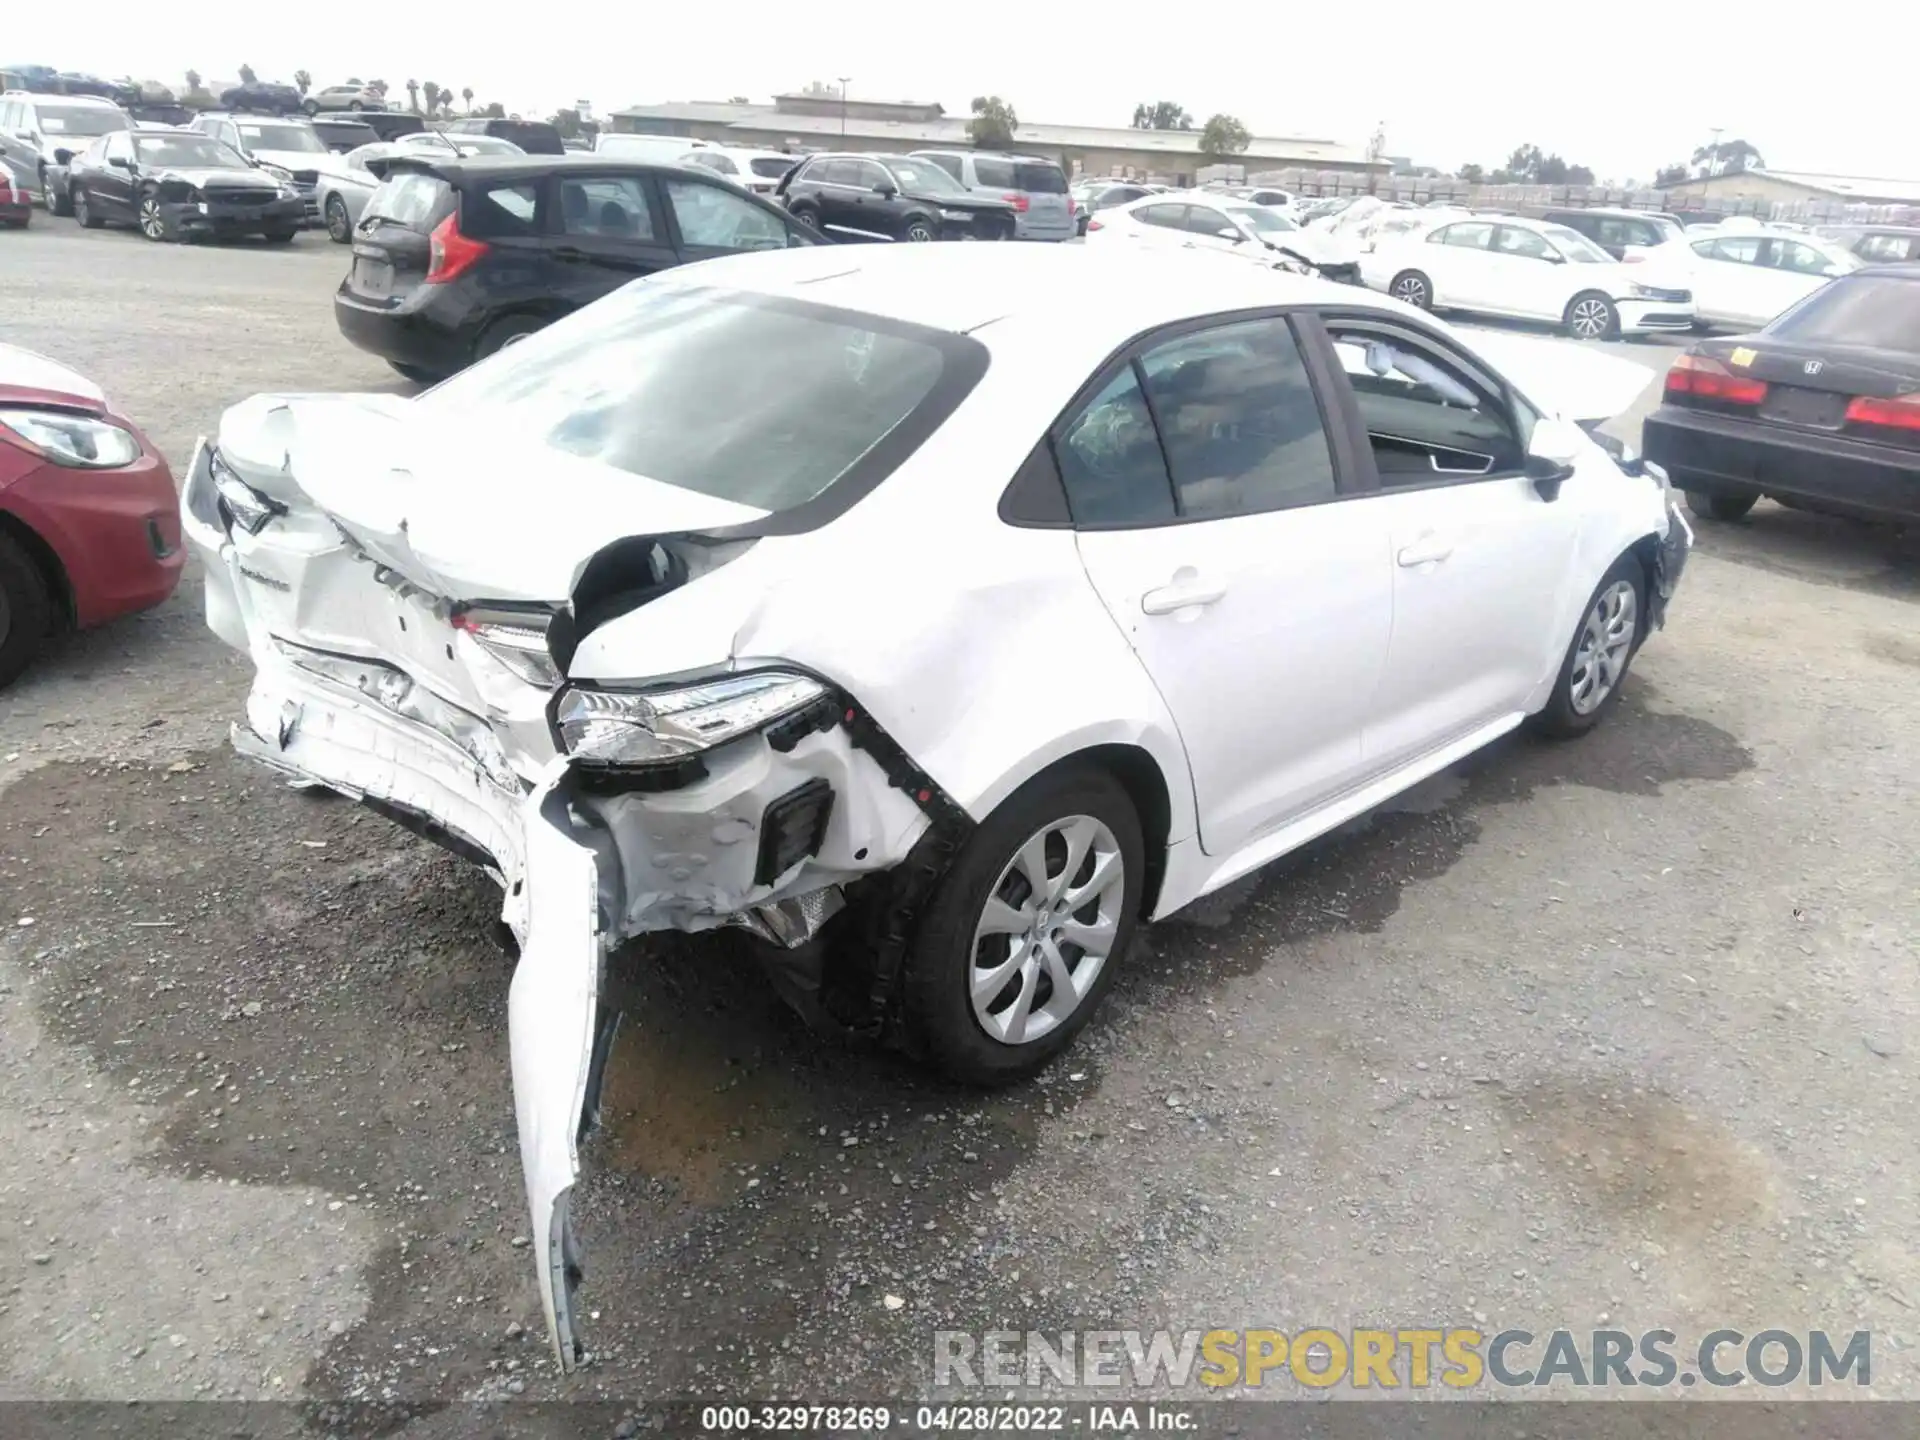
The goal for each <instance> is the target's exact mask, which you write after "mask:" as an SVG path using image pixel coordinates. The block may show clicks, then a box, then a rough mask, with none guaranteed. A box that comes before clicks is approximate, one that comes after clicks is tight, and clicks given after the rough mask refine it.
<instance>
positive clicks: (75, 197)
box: [68, 185, 107, 230]
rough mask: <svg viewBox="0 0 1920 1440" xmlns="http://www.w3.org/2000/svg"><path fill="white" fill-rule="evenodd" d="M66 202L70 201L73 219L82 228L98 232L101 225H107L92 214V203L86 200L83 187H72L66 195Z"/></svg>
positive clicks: (85, 192)
mask: <svg viewBox="0 0 1920 1440" xmlns="http://www.w3.org/2000/svg"><path fill="white" fill-rule="evenodd" d="M68 200H69V201H70V205H71V208H72V211H73V218H74V219H76V220H78V221H79V222H80V224H81V226H82V227H83V228H85V229H88V230H98V229H99V228H100V227H101V226H102V225H104V224H106V223H107V222H106V221H104V220H102V219H101V218H100V217H99V216H98V215H96V214H94V211H93V202H92V201H91V200H89V199H88V198H87V191H86V187H85V186H83V185H76V186H74V187H73V190H72V191H71V192H70V193H69V195H68Z"/></svg>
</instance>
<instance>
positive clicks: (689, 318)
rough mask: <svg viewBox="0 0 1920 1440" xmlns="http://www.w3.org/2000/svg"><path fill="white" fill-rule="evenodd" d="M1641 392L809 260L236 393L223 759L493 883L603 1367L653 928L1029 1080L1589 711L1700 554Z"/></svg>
mask: <svg viewBox="0 0 1920 1440" xmlns="http://www.w3.org/2000/svg"><path fill="white" fill-rule="evenodd" d="M1483 340H1484V341H1486V342H1487V343H1483ZM1651 380H1652V372H1651V371H1649V370H1647V369H1646V368H1644V367H1641V366H1637V365H1634V364H1631V363H1629V362H1626V361H1622V360H1619V359H1617V358H1615V357H1611V356H1606V355H1599V354H1591V353H1587V354H1582V353H1579V352H1572V351H1568V350H1566V349H1565V348H1564V347H1560V346H1558V344H1557V342H1553V341H1545V340H1540V339H1525V338H1520V337H1513V336H1492V337H1470V336H1465V335H1461V334H1456V333H1454V332H1453V331H1451V330H1449V329H1447V328H1446V327H1445V326H1443V325H1441V324H1439V323H1437V322H1435V321H1433V320H1432V319H1430V318H1429V317H1428V316H1426V315H1424V314H1422V313H1421V312H1419V311H1417V310H1414V309H1412V308H1410V307H1408V306H1405V305H1401V304H1399V303H1397V302H1395V301H1392V300H1385V299H1380V298H1378V297H1375V296H1372V295H1369V294H1367V293H1366V292H1365V291H1362V290H1359V289H1356V288H1354V287H1349V286H1337V285H1331V284H1328V283H1326V282H1324V281H1320V280H1313V279H1307V278H1302V277H1298V276H1292V275H1283V274H1277V273H1274V272H1272V271H1267V270H1259V269H1255V268H1254V267H1251V266H1245V265H1229V264H1218V265H1209V264H1202V263H1194V262H1193V261H1191V260H1189V259H1176V258H1173V257H1165V256H1152V255H1132V254H1118V255H1116V254H1108V255H1099V254H1095V253H1092V252H1090V251H1086V250H1083V249H1082V248H1081V247H1077V246H1076V247H1056V246H1032V247H1029V246H1011V245H1007V246H1000V245H928V246H906V245H902V246H893V247H887V246H876V247H871V248H865V247H863V248H861V249H858V250H853V249H848V248H845V247H840V246H824V247H809V248H806V249H795V250H786V251H778V252H769V253H766V254H762V255H755V256H748V257H741V258H736V259H722V260H715V261H710V262H707V263H703V264H701V265H699V266H689V267H686V268H685V269H679V270H671V271H667V272H664V273H663V274H661V275H658V276H656V277H653V278H651V279H647V280H642V281H637V282H635V283H633V284H631V285H629V286H627V287H626V288H624V289H622V290H620V291H618V292H616V293H615V294H613V295H611V296H609V297H608V298H606V299H604V300H601V301H599V302H597V303H595V304H593V305H590V306H588V307H586V308H585V309H584V310H581V311H579V312H578V313H576V314H574V315H571V316H569V317H567V318H565V319H563V320H560V321H558V322H556V323H555V324H553V325H551V326H549V327H548V328H546V329H545V330H542V331H541V332H539V333H538V334H535V335H531V336H529V337H528V338H527V339H525V340H524V341H522V342H520V343H518V344H516V345H513V346H510V347H508V348H506V349H503V350H501V351H499V352H498V353H496V354H495V355H493V356H491V357H489V358H488V359H486V360H483V361H481V362H480V363H479V364H477V365H474V366H473V367H471V368H470V369H468V370H466V371H464V372H463V373H461V374H460V375H457V376H455V377H454V378H453V379H451V380H449V381H447V382H445V383H444V384H442V385H439V386H437V387H435V388H434V389H432V390H430V391H428V392H426V393H425V394H423V395H421V396H420V397H418V398H417V399H412V400H407V399H402V398H399V397H397V396H392V395H262V396H257V397H255V398H253V399H251V400H247V401H244V402H242V403H241V404H239V405H237V406H235V407H233V408H232V409H231V410H229V411H228V412H227V413H226V415H225V416H224V417H223V419H222V421H221V423H220V428H219V433H218V435H217V437H216V438H215V439H213V440H212V441H210V442H209V441H203V442H202V444H201V445H200V447H199V448H198V450H197V451H196V453H195V455H194V459H193V462H192V465H191V468H190V473H189V477H188V481H187V486H186V493H185V497H184V499H183V502H182V504H183V509H184V514H185V524H186V529H187V533H188V535H189V536H190V539H191V543H192V544H193V545H194V547H195V549H196V551H197V552H198V554H199V557H200V559H201V561H202V562H203V564H204V566H205V568H206V609H207V618H208V621H209V623H210V624H211V626H212V627H213V629H214V630H215V631H216V632H217V633H218V634H219V635H220V636H221V637H222V638H224V639H225V640H227V641H228V642H230V643H231V644H233V645H234V646H236V647H238V648H239V649H241V650H242V651H244V652H245V653H246V654H247V655H248V657H249V658H250V659H251V661H252V664H253V667H254V676H253V682H252V687H251V690H250V692H249V694H248V696H247V700H246V707H245V713H244V715H243V716H242V717H241V718H240V721H239V723H238V724H236V725H235V727H234V730H233V739H234V743H235V744H236V746H237V747H238V748H239V749H240V750H241V751H242V752H243V753H244V754H246V755H249V756H252V757H254V758H256V759H258V760H259V761H261V762H263V763H265V764H267V765H269V766H271V767H273V768H274V769H276V770H279V771H281V772H283V773H285V774H286V775H288V776H289V777H292V778H293V779H295V780H297V781H299V782H302V783H304V784H308V785H320V786H325V787H327V788H329V789H332V790H335V791H338V792H340V793H342V794H345V795H348V796H352V797H354V798H356V799H360V800H362V801H364V802H366V803H367V804H368V805H370V806H372V807H374V808H375V809H376V810H377V811H379V812H380V813H382V814H384V815H388V816H391V817H393V818H395V819H397V820H399V821H401V822H403V823H405V824H407V825H409V826H411V827H414V828H417V829H419V830H421V831H423V832H425V833H427V834H429V835H431V836H434V837H436V838H438V839H440V840H441V841H443V842H445V843H446V844H447V845H449V846H450V847H451V848H453V849H454V850H455V851H456V852H457V853H459V854H462V855H465V856H467V857H470V858H472V859H473V860H475V861H477V862H478V863H479V864H481V865H483V866H484V867H485V868H486V869H487V870H488V871H490V872H491V873H492V874H493V875H494V876H495V878H497V879H498V880H499V881H500V883H501V886H502V890H503V918H504V920H505V922H506V924H507V925H508V926H509V927H510V928H511V930H512V932H513V934H514V935H515V936H516V937H517V939H518V942H519V950H520V955H519V961H518V966H517V968H516V970H515V973H514V976H513V981H512V985H511V991H510V998H509V1004H508V1019H509V1031H510V1048H511V1053H512V1065H513V1089H514V1103H515V1108H516V1111H517V1117H518V1122H519V1132H520V1147H521V1157H522V1163H523V1168H524V1174H525V1181H526V1190H527V1199H528V1203H529V1205H530V1207H531V1211H532V1225H533V1228H532V1230H531V1232H530V1233H531V1234H532V1236H533V1249H532V1252H531V1253H532V1254H533V1256H534V1257H535V1260H536V1263H537V1266H538V1273H539V1281H540V1286H539V1288H540V1294H541V1296H542V1300H543V1303H544V1306H545V1309H546V1314H547V1320H548V1322H549V1325H550V1327H551V1334H552V1339H553V1344H554V1347H555V1352H556V1355H557V1357H558V1359H559V1360H560V1362H561V1364H562V1365H563V1366H571V1365H573V1364H574V1363H576V1360H577V1358H578V1354H579V1346H580V1343H581V1342H580V1337H579V1330H578V1326H579V1323H580V1322H581V1321H582V1320H583V1319H584V1315H583V1313H582V1312H581V1311H580V1310H578V1309H577V1308H576V1307H575V1303H574V1295H575V1287H576V1286H577V1284H578V1283H579V1281H580V1279H581V1270H580V1262H581V1256H580V1251H579V1245H578V1241H577V1237H576V1235H575V1232H574V1229H573V1226H572V1224H571V1221H570V1219H569V1203H568V1202H569V1197H570V1195H571V1193H572V1188H573V1186H574V1183H575V1179H576V1177H577V1174H578V1170H579V1156H578V1148H577V1147H578V1144H579V1141H580V1137H581V1135H582V1134H583V1132H584V1131H585V1130H586V1129H587V1128H588V1126H589V1124H590V1122H591V1119H592V1117H593V1116H594V1115H595V1113H597V1092H598V1088H599V1084H600V1074H601V1069H602V1064H603V1062H604V1059H605V1056H606V1042H607V1039H608V1037H609V1035H610V1030H609V1023H610V1017H609V1016H608V1015H607V1014H606V1013H605V1012H604V1008H603V1007H602V1005H601V974H602V967H603V963H604V961H605V957H606V955H607V953H608V951H609V949H610V948H611V947H612V946H614V945H615V944H617V943H618V942H620V941H622V940H625V939H627V938H629V937H631V936H635V935H639V934H643V933H645V932H649V931H661V930H683V931H701V930H709V929H713V928H715V927H719V926H737V927H744V928H745V929H747V930H749V931H751V932H752V933H753V934H755V935H757V936H759V937H761V938H762V939H763V940H764V941H765V942H766V943H767V947H768V953H769V955H771V956H775V957H777V960H776V962H775V966H774V968H775V969H776V971H777V972H778V973H779V974H781V975H782V976H784V978H785V981H786V982H787V983H785V984H783V986H782V989H783V991H784V992H785V993H788V994H789V995H790V996H792V997H793V998H795V1000H796V1003H800V1004H802V1005H803V1006H805V1007H806V1008H808V1009H809V1011H810V1013H811V1014H813V1016H814V1018H816V1019H817V1020H820V1021H822V1022H830V1023H834V1024H837V1025H840V1026H843V1027H845V1028H847V1029H850V1030H853V1031H857V1032H862V1033H867V1034H872V1035H878V1036H890V1037H900V1038H903V1039H905V1040H906V1041H908V1042H909V1043H910V1044H911V1046H912V1048H914V1049H916V1050H918V1051H919V1052H921V1053H922V1054H924V1055H926V1056H928V1057H929V1058H930V1059H931V1060H932V1061H933V1063H935V1064H936V1065H938V1066H939V1067H941V1068H942V1069H944V1070H945V1071H947V1072H948V1073H950V1074H952V1075H955V1076H958V1077H963V1078H965V1079H968V1080H972V1081H998V1080H1006V1079H1009V1078H1012V1077H1015V1076H1021V1075H1026V1074H1030V1073H1031V1072H1033V1071H1034V1070H1035V1069H1036V1068H1038V1067H1039V1066H1040V1065H1042V1064H1044V1063H1045V1062H1046V1061H1047V1060H1048V1059H1049V1058H1051V1057H1052V1056H1053V1055H1055V1054H1057V1053H1058V1052H1059V1051H1060V1050H1061V1049H1062V1048H1064V1047H1065V1046H1066V1045H1067V1044H1068V1043H1069V1041H1070V1040H1071V1039H1072V1037H1073V1035H1074V1034H1075V1032H1076V1031H1078V1030H1079V1029H1080V1027H1081V1026H1082V1025H1084V1024H1085V1023H1086V1022H1087V1020H1088V1018H1089V1017H1090V1016H1091V1015H1092V1013H1093V1011H1094V1009H1095V1007H1096V1006H1097V1004H1098V1003H1099V1000H1100V997H1101V996H1102V994H1103V993H1104V992H1105V991H1106V990H1107V988H1108V986H1109V985H1110V984H1111V983H1112V981H1113V979H1114V976H1115V973H1116V972H1117V971H1118V970H1119V969H1120V968H1122V967H1123V966H1124V965H1125V964H1126V961H1127V950H1128V944H1129V941H1130V940H1131V938H1132V936H1133V934H1134V931H1135V929H1136V927H1137V926H1138V925H1140V924H1141V923H1143V922H1147V921H1151V920H1154V919H1158V918H1159V917H1161V916H1164V915H1167V914H1169V913H1171V912H1173V911H1175V910H1178V909H1179V908H1180V907H1182V906H1184V905H1186V904H1188V903H1189V902H1191V901H1193V900H1194V899H1196V898H1197V897H1199V896H1202V895H1205V894H1207V893H1208V892H1210V891H1213V890H1217V889H1219V888H1220V887H1221V886H1223V885H1226V884H1228V883H1229V882H1231V881H1233V880H1235V879H1237V878H1239V877H1240V876H1243V875H1246V874H1248V873H1249V872H1251V871H1253V870H1255V869H1258V868H1259V867H1260V866H1263V865H1266V864H1268V863H1269V862H1271V861H1273V860H1275V859H1277V858H1278V857H1280V856H1282V855H1284V854H1286V853H1287V852H1288V851H1290V850H1293V849H1295V848H1296V847H1298V846H1300V845H1301V844H1303V843H1305V842H1306V841H1308V840H1310V839H1312V838H1313V837H1314V836H1317V835H1320V834H1322V833H1324V832H1326V831H1328V830H1330V829H1332V828H1333V827H1335V826H1337V825H1339V824H1341V823H1342V822H1344V821H1346V820H1348V819H1350V818H1352V817H1354V816H1356V815H1358V814H1360V813H1362V812H1363V811H1365V810H1367V809H1368V808H1370V807H1372V806H1375V805H1378V804H1379V803H1380V802H1382V801H1383V800H1386V799H1387V798H1388V797H1390V796H1392V795H1393V794H1395V793H1396V792H1398V791H1401V790H1404V789H1405V788H1406V787H1408V786H1410V785H1412V784H1414V783H1416V782H1418V781H1419V780H1421V779H1423V778H1424V777H1426V776H1429V775H1432V774H1433V773H1435V772H1436V771H1438V770H1440V769H1441V768H1443V767H1445V766H1447V765H1449V764H1451V763H1453V762H1454V761H1456V760H1458V759H1460V758H1461V757H1462V756H1465V755H1467V754H1469V753H1471V752H1472V751H1474V750H1476V749H1478V748H1479V747H1481V746H1483V745H1485V744H1487V743H1488V742H1489V741H1491V740H1493V739H1494V738H1495V737H1497V736H1500V735H1503V734H1505V733H1507V732H1508V731H1511V730H1513V729H1514V728H1515V727H1517V726H1519V725H1520V724H1522V723H1523V722H1524V721H1526V720H1528V719H1529V718H1530V717H1531V718H1532V719H1533V720H1534V721H1535V722H1536V724H1537V725H1538V726H1539V727H1540V728H1541V729H1542V730H1544V731H1546V732H1548V733H1551V734H1555V735H1562V736H1566V735H1576V734H1579V733H1581V732H1583V731H1586V730H1588V729H1590V728H1591V727H1593V726H1594V725H1596V724H1598V723H1599V722H1600V721H1601V719H1602V718H1603V717H1604V716H1605V715H1606V714H1607V713H1608V710H1609V708H1610V707H1611V706H1613V704H1614V703H1615V702H1616V701H1617V700H1618V699H1619V696H1620V691H1621V685H1622V682H1623V680H1624V679H1625V677H1626V674H1627V667H1628V666H1629V664H1630V663H1631V662H1632V660H1633V657H1634V655H1635V653H1636V651H1637V650H1638V648H1639V646H1640V645H1641V643H1642V642H1643V641H1644V640H1645V639H1646V638H1647V637H1648V636H1649V634H1651V632H1652V631H1653V629H1654V628H1655V627H1656V626H1658V625H1659V624H1660V623H1661V620H1662V617H1663V614H1664V611H1665V608H1666V604H1667V600H1668V597H1669V596H1670V595H1671V594H1672V593H1673V588H1674V585H1675V582H1676V580H1677V579H1678V576H1679V573H1680V569H1681V566H1682V564H1683V563H1684V561H1685V558H1686V554H1687V547H1688V544H1689V542H1690V535H1689V532H1688V531H1687V528H1686V525H1685V522H1683V521H1682V520H1681V519H1680V518H1679V515H1678V513H1677V512H1676V510H1675V509H1674V507H1673V505H1672V502H1671V499H1670V496H1669V494H1668V492H1667V489H1666V486H1665V484H1664V482H1663V480H1662V479H1661V477H1660V476H1659V475H1658V474H1657V473H1655V472H1651V471H1649V470H1647V469H1645V468H1644V467H1642V466H1640V465H1638V464H1637V463H1635V462H1633V461H1632V460H1631V459H1629V458H1625V457H1622V456H1620V455H1618V454H1616V453H1610V452H1609V450H1608V449H1606V448H1603V446H1602V445H1601V444H1599V443H1596V442H1595V441H1594V440H1593V439H1592V438H1590V436H1589V433H1588V431H1587V430H1586V429H1585V428H1583V426H1584V424H1587V423H1591V422H1594V421H1597V420H1599V419H1602V418H1605V417H1606V416H1609V415H1611V414H1614V413H1616V412H1617V411H1618V410H1620V409H1623V408H1625V407H1626V406H1627V405H1628V404H1630V403H1631V402H1632V400H1633V399H1634V397H1635V396H1636V395H1637V394H1638V392H1639V391H1640V390H1642V389H1643V388H1644V387H1645V386H1646V385H1647V384H1648V383H1650V381H1651ZM823 927H825V929H824V930H823ZM816 936H820V937H821V938H822V940H823V942H824V943H822V944H820V945H809V944H807V943H806V942H808V941H809V940H812V939H813V938H815V937H816Z"/></svg>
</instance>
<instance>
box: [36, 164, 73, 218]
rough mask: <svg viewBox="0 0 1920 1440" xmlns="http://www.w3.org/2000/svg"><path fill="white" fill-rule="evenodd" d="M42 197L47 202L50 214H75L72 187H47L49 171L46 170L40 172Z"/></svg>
mask: <svg viewBox="0 0 1920 1440" xmlns="http://www.w3.org/2000/svg"><path fill="white" fill-rule="evenodd" d="M40 198H41V199H42V200H44V201H46V202H47V213H48V214H49V215H62V216H65V215H71V214H73V191H72V189H71V187H66V188H62V189H58V190H49V189H48V188H47V172H46V171H45V170H42V171H41V172H40Z"/></svg>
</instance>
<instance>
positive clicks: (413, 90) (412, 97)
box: [407, 80, 420, 115]
mask: <svg viewBox="0 0 1920 1440" xmlns="http://www.w3.org/2000/svg"><path fill="white" fill-rule="evenodd" d="M407 108H408V109H409V110H411V111H413V113H414V114H416V115H418V114H419V113H420V82H419V81H418V80H409V81H407Z"/></svg>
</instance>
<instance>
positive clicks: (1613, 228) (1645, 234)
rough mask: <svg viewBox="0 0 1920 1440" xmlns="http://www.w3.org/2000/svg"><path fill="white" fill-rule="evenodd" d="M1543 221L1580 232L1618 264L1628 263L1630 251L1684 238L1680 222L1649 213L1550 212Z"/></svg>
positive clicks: (1613, 211)
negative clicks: (1621, 262)
mask: <svg viewBox="0 0 1920 1440" xmlns="http://www.w3.org/2000/svg"><path fill="white" fill-rule="evenodd" d="M1540 218H1541V219H1542V220H1544V221H1546V222H1547V223H1548V224H1550V225H1564V226H1566V227H1567V229H1569V230H1573V231H1577V232H1578V233H1580V234H1582V235H1584V236H1586V237H1587V239H1589V240H1591V241H1592V242H1593V243H1594V244H1596V245H1598V246H1599V247H1600V248H1601V249H1602V250H1604V251H1606V252H1607V254H1609V255H1611V256H1612V257H1613V258H1614V259H1616V260H1624V259H1625V258H1626V255H1627V252H1628V251H1629V250H1651V249H1652V248H1653V247H1654V246H1656V245H1664V244H1665V243H1666V242H1667V241H1669V240H1677V239H1679V238H1680V226H1679V225H1678V224H1677V223H1676V222H1674V221H1673V220H1671V219H1669V218H1668V217H1666V216H1665V215H1655V214H1652V213H1650V212H1648V211H1645V210H1601V209H1584V210H1581V209H1573V210H1548V211H1545V212H1543V213H1542V214H1541V216H1540Z"/></svg>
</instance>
